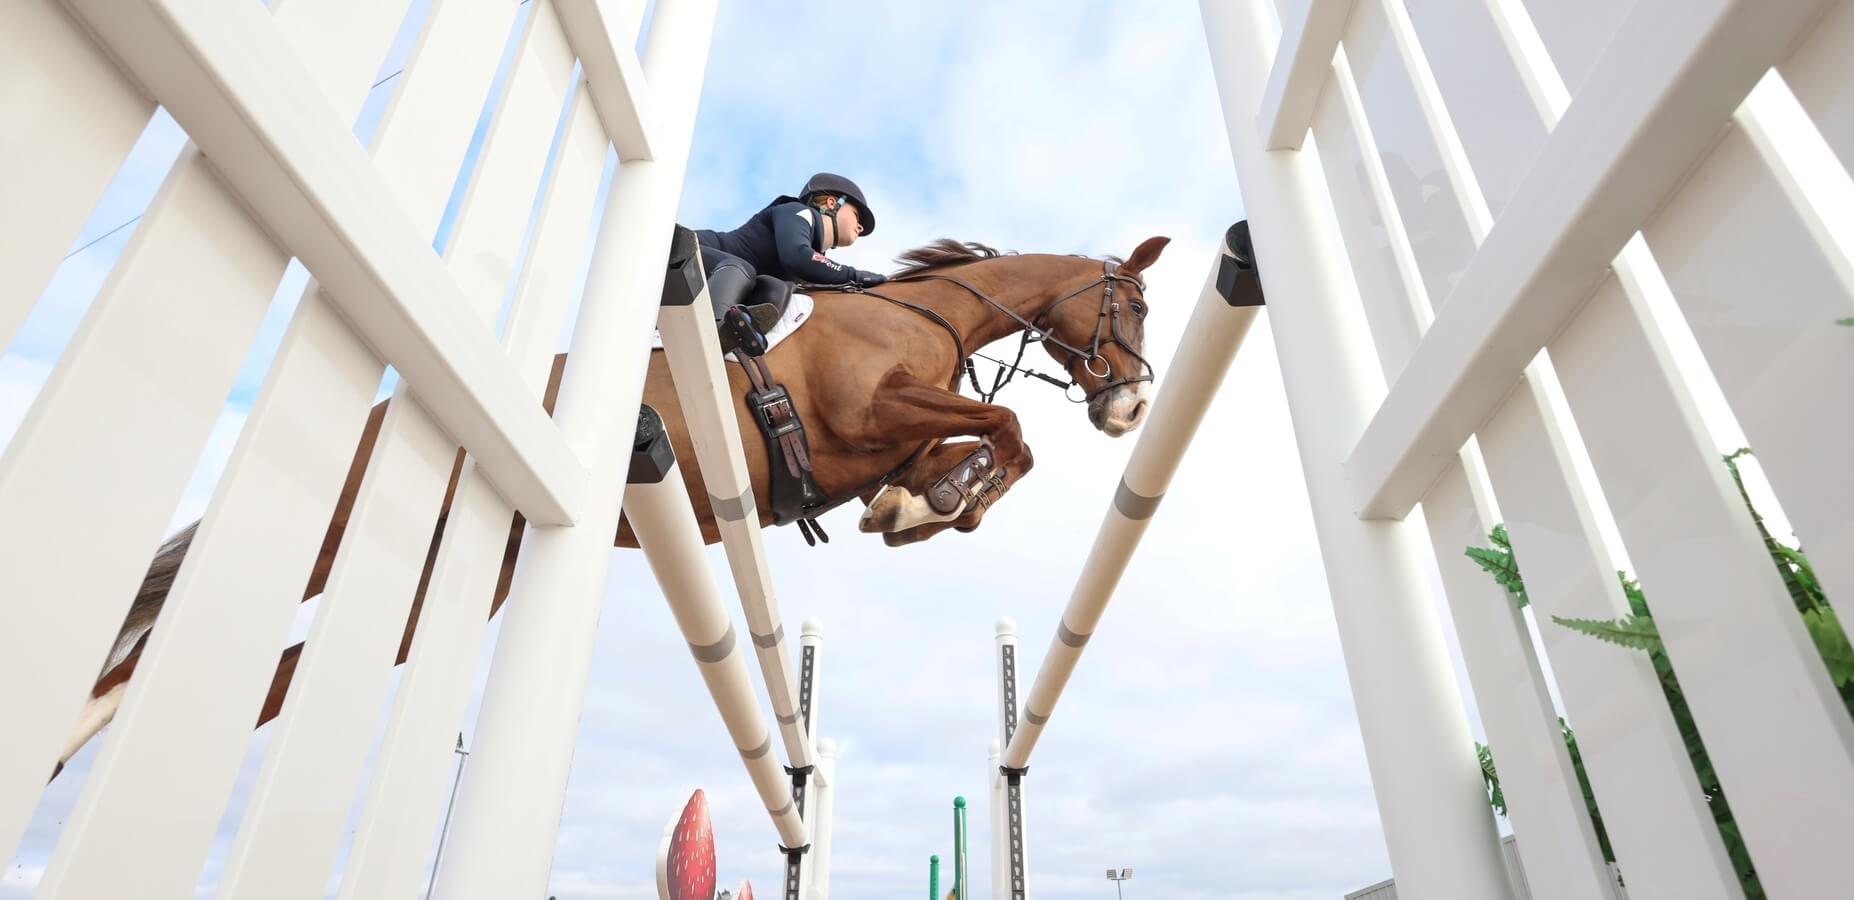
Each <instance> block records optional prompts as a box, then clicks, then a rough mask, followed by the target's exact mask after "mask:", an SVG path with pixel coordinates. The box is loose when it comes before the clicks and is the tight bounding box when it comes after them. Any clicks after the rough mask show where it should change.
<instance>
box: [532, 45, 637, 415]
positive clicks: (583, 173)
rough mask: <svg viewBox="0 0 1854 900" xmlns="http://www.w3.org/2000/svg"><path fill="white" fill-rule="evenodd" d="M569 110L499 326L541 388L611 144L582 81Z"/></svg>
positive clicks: (569, 301) (537, 390) (536, 388)
mask: <svg viewBox="0 0 1854 900" xmlns="http://www.w3.org/2000/svg"><path fill="white" fill-rule="evenodd" d="M633 27H635V26H633ZM570 116H571V118H570V119H569V120H568V123H567V127H566V133H565V135H563V136H562V137H561V139H560V140H561V148H560V154H559V156H558V157H556V159H555V163H554V165H555V170H554V178H553V183H552V184H549V185H547V186H546V187H544V188H543V190H544V191H546V192H547V199H546V201H545V202H544V203H543V204H542V206H541V212H540V215H539V217H538V218H536V220H535V224H534V240H533V243H532V245H531V246H530V247H529V249H528V259H527V261H526V262H525V263H524V264H523V267H522V273H521V280H520V282H519V283H518V284H517V285H516V288H515V299H514V301H513V302H512V303H511V305H510V308H509V315H508V321H507V322H506V323H505V324H504V325H503V328H502V345H503V346H504V347H507V348H508V351H509V359H510V361H511V362H512V363H513V364H514V366H515V370H516V371H517V372H519V373H521V376H522V377H523V378H524V379H526V380H527V381H528V385H529V387H531V388H533V389H534V392H535V394H536V395H539V394H540V393H541V391H542V390H544V389H545V388H546V387H547V379H548V375H549V373H550V372H552V370H553V365H554V350H555V347H556V346H557V344H558V343H559V336H560V331H561V326H562V325H563V324H564V323H565V322H566V314H567V309H568V308H569V307H571V306H572V303H573V284H574V282H575V280H576V279H577V278H578V275H579V266H580V262H581V261H582V260H584V259H585V252H586V239H587V235H588V232H589V231H590V229H591V225H592V211H593V206H594V204H595V203H596V202H597V201H598V196H597V195H598V187H599V177H600V175H601V174H603V170H604V166H605V151H606V147H607V146H609V145H608V144H607V142H606V140H605V132H604V131H603V129H602V128H601V126H600V125H599V117H598V111H597V109H595V108H594V107H593V105H592V97H591V96H590V95H589V94H587V92H586V86H585V83H584V82H581V84H580V86H579V89H578V91H577V92H576V93H575V94H574V96H573V111H572V112H571V113H570Z"/></svg>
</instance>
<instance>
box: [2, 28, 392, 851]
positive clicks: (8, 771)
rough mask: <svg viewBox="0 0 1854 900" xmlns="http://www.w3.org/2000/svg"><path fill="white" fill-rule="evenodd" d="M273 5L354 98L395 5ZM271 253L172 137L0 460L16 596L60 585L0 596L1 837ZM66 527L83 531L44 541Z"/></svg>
mask: <svg viewBox="0 0 1854 900" xmlns="http://www.w3.org/2000/svg"><path fill="white" fill-rule="evenodd" d="M276 15H277V17H278V19H277V27H278V29H279V31H280V32H282V33H284V34H286V35H288V36H289V37H288V38H287V39H288V40H290V42H291V46H292V49H294V50H295V51H296V52H297V54H298V55H299V56H300V57H302V59H303V61H304V64H305V65H306V66H308V67H309V68H310V69H311V71H314V72H317V73H319V74H318V76H317V78H318V81H319V83H320V86H321V87H322V89H323V90H324V92H325V93H327V94H328V97H329V100H330V101H331V102H332V103H334V104H336V105H338V106H339V107H341V108H343V109H344V110H345V111H346V112H347V114H348V115H349V116H350V117H351V116H352V115H353V114H355V113H358V111H359V109H360V106H361V103H362V101H363V100H364V99H365V97H366V88H367V85H368V84H369V78H370V76H371V75H372V74H373V71H374V70H376V69H377V68H378V67H379V59H380V56H382V55H384V53H385V48H386V45H387V43H388V42H390V40H391V37H392V33H393V31H394V30H396V26H397V25H398V22H399V14H397V13H395V12H394V11H393V8H392V6H391V5H390V4H384V5H383V4H375V3H366V2H362V0H346V2H343V3H339V4H335V3H326V4H319V5H317V4H307V3H300V2H298V3H283V4H280V5H279V7H278V9H277V12H276ZM329 19H334V20H337V21H338V22H340V23H342V25H343V26H345V27H346V28H352V29H354V30H355V32H356V33H355V34H337V32H341V31H343V30H344V28H342V27H330V26H329V25H328V24H327V22H328V20H329ZM368 46H373V47H374V48H375V49H376V50H377V52H375V53H374V54H372V58H371V59H368V58H366V57H365V56H364V55H363V53H364V51H363V50H362V49H361V48H365V47H368ZM355 69H359V70H361V71H360V73H359V74H355V73H354V72H353V71H351V70H355ZM287 261H288V256H287V254H286V253H285V252H284V251H283V250H281V249H279V248H277V247H276V246H275V245H274V244H273V243H271V241H270V240H269V238H268V236H266V234H265V233H264V231H263V230H262V229H260V228H259V227H258V226H257V224H256V223H254V222H252V221H251V219H250V218H249V216H248V215H247V214H246V212H245V211H244V209H243V208H242V206H241V205H240V204H239V203H238V202H237V201H236V200H235V199H234V198H233V197H232V196H231V194H230V193H229V192H228V191H226V190H225V188H224V186H223V185H222V184H220V182H219V181H218V180H217V178H216V177H215V176H214V175H213V173H212V172H211V171H209V166H208V164H207V163H206V162H205V161H204V160H203V159H202V158H201V157H200V155H199V154H198V153H197V151H194V150H191V149H189V150H187V151H183V153H182V154H181V158H180V160H179V162H177V163H176V164H175V167H174V170H173V171H172V172H170V173H169V176H168V180H167V182H166V183H165V184H164V185H163V187H162V190H161V193H160V194H158V195H157V196H156V198H155V201H154V202H153V203H152V204H151V205H150V206H149V209H148V212H147V213H146V214H144V216H143V220H142V224H141V226H140V228H138V229H137V231H136V235H135V238H134V239H133V240H132V241H131V242H130V245H129V247H128V249H126V250H125V251H124V253H123V256H122V258H121V260H120V261H119V262H118V264H117V267H116V269H115V271H113V272H112V273H111V277H110V280H109V281H108V282H107V283H106V284H105V286H104V288H103V290H102V291H101V292H100V293H99V295H98V297H97V299H96V301H95V302H94V303H93V304H92V305H91V308H90V310H89V311H88V312H87V314H86V316H85V318H84V322H83V324H82V325H81V326H80V327H79V331H78V334H77V336H76V337H74V338H73V340H72V342H71V346H70V347H69V348H68V349H67V350H66V352H65V355H64V357H63V358H62V359H61V360H60V362H59V365H58V368H57V369H56V370H55V371H54V372H53V374H52V377H51V379H50V380H49V381H48V382H47V384H46V387H45V389H44V390H43V391H42V392H41V393H40V395H39V397H38V399H37V401H36V402H35V403H34V405H33V409H32V411H31V412H30V413H28V416H27V420H26V422H25V423H24V424H23V425H22V426H21V429H20V432H19V434H18V435H17V436H16V437H15V439H14V441H13V443H12V445H11V446H10V447H8V449H7V455H6V457H5V458H4V459H3V460H0V505H4V506H5V507H6V508H8V509H10V510H15V511H17V513H18V515H17V516H16V517H14V518H12V519H11V522H12V523H13V524H12V525H10V526H0V538H5V539H6V544H7V546H9V547H10V548H12V550H13V551H14V552H17V553H19V554H20V558H19V562H18V564H17V565H12V566H9V567H8V568H9V570H10V572H11V573H16V574H17V577H18V581H17V582H16V583H17V584H19V585H20V593H19V596H24V597H35V598H37V597H50V596H60V595H62V596H68V597H70V598H71V602H68V603H64V604H61V605H59V606H57V607H48V608H47V609H57V610H59V611H60V612H62V613H64V616H63V617H61V620H60V617H54V616H50V615H49V614H48V612H47V611H46V610H38V611H34V610H32V609H31V608H29V607H27V608H24V609H19V608H14V609H8V610H0V680H4V681H6V682H8V683H16V684H26V683H31V684H35V685H38V686H39V689H38V690H35V691H31V692H25V693H24V695H23V696H21V697H19V698H17V699H15V698H8V700H9V702H8V703H7V704H6V705H5V706H0V712H4V713H5V714H6V715H7V718H8V720H9V721H14V722H16V723H18V726H19V733H20V739H19V740H17V741H13V742H9V743H8V744H7V746H6V748H5V749H3V750H0V847H5V848H11V847H12V846H13V842H14V841H15V840H17V832H16V831H15V829H16V828H18V827H21V826H23V824H24V821H25V817H26V816H28V815H29V814H30V810H31V806H32V800H33V799H34V798H35V797H36V796H37V794H38V788H39V787H40V786H42V781H41V780H40V779H41V776H39V775H37V774H35V772H37V771H49V769H50V761H51V759H52V758H54V757H55V755H56V753H57V747H58V746H59V743H60V742H61V741H63V740H65V739H66V738H67V737H68V733H69V729H70V728H71V727H72V723H73V722H75V721H76V719H77V715H76V713H77V709H78V707H79V704H80V703H81V702H82V700H83V696H84V688H85V687H87V686H88V685H89V684H90V683H91V680H92V679H93V678H94V677H95V674H96V672H97V667H99V666H100V665H101V664H103V663H104V661H105V658H106V655H107V651H108V648H109V645H110V640H111V637H112V635H113V634H114V632H115V630H116V627H117V626H118V624H119V623H120V622H121V621H122V614H123V611H124V610H125V609H126V608H127V606H128V603H129V601H130V599H131V598H132V597H133V595H134V591H135V586H136V585H137V584H138V581H137V577H138V576H139V575H140V574H141V573H142V572H143V571H144V568H145V566H146V560H147V559H148V557H149V556H150V555H152V551H153V549H154V547H155V546H156V544H157V542H158V541H159V539H160V532H161V528H162V526H163V525H164V524H165V523H166V520H167V518H168V516H169V515H171V514H172V511H173V507H174V504H175V503H176V502H177V500H178V498H179V495H180V492H181V491H182V490H183V489H184V488H185V485H186V481H187V478H188V476H190V475H191V474H192V469H193V464H194V459H195V457H196V456H197V455H198V452H199V448H200V446H201V445H202V444H203V443H204V440H205V437H206V435H207V433H208V431H209V430H210V428H211V425H212V422H213V421H214V419H215V418H216V415H217V413H218V410H219V407H220V406H221V405H222V404H223V403H224V402H225V397H226V393H227V392H228V391H229V390H230V389H231V386H232V382H233V379H234V377H235V376H236V375H237V371H238V367H239V365H240V364H241V363H242V362H243V359H244V355H245V353H246V351H247V349H248V348H249V346H250V343H251V340H252V339H253V338H254V337H255V335H256V330H257V327H258V323H259V322H260V321H261V320H262V318H263V314H264V312H265V310H266V308H267V307H268V305H269V301H270V299H271V296H272V294H273V293H274V292H275V289H276V285H277V281H278V279H279V278H281V277H282V275H283V268H284V265H285V263H286V262H287ZM182 348H184V352H181V353H177V354H174V355H172V356H166V355H164V354H163V353H162V351H163V350H167V349H175V350H179V349H182ZM12 529H21V530H23V532H24V533H22V534H20V535H18V538H17V540H15V539H14V536H13V535H11V534H8V533H7V532H8V531H10V530H12ZM77 534H82V535H84V536H85V538H86V540H85V541H82V542H77V541H70V542H69V543H68V544H66V545H65V546H58V542H59V541H60V540H66V539H68V538H69V536H71V535H77ZM14 643H18V644H19V646H18V647H17V649H15V647H13V646H10V645H12V644H14ZM121 649H123V648H118V651H119V652H120V650H121ZM15 667H17V668H15ZM15 713H17V716H15Z"/></svg>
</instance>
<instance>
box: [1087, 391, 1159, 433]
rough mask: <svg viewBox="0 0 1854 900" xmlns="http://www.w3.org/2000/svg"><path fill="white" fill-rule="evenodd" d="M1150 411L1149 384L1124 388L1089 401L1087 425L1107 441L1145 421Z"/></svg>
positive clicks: (1150, 395)
mask: <svg viewBox="0 0 1854 900" xmlns="http://www.w3.org/2000/svg"><path fill="white" fill-rule="evenodd" d="M1151 408H1152V382H1150V381H1141V382H1138V383H1135V384H1123V385H1120V386H1119V387H1116V388H1114V389H1112V390H1108V391H1103V392H1101V393H1099V394H1096V395H1095V396H1094V399H1092V400H1089V401H1088V421H1089V422H1091V423H1093V425H1094V427H1096V428H1098V429H1100V430H1101V431H1102V433H1104V434H1106V435H1107V436H1108V437H1119V436H1121V435H1123V434H1126V433H1127V432H1129V431H1132V430H1133V429H1135V428H1138V427H1139V426H1140V423H1142V422H1144V421H1146V413H1147V411H1148V410H1150V409H1151Z"/></svg>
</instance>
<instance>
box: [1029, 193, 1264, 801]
mask: <svg viewBox="0 0 1854 900" xmlns="http://www.w3.org/2000/svg"><path fill="white" fill-rule="evenodd" d="M1247 233H1248V230H1247V226H1246V225H1245V224H1243V223H1240V222H1239V223H1237V224H1236V225H1235V226H1232V227H1231V228H1230V230H1229V233H1228V234H1226V235H1225V236H1224V246H1223V248H1222V249H1221V250H1220V251H1219V252H1218V254H1217V258H1216V260H1215V261H1214V263H1213V265H1212V266H1211V269H1210V275H1209V277H1208V278H1207V279H1206V280H1205V283H1204V288H1203V290H1202V291H1201V292H1200V293H1199V295H1198V300H1197V307H1196V308H1195V309H1193V310H1192V312H1191V321H1190V322H1189V323H1188V324H1186V325H1185V330H1184V337H1183V338H1181V339H1180V340H1179V343H1178V351H1177V353H1176V354H1175V355H1174V356H1173V357H1172V363H1171V366H1170V368H1169V371H1167V372H1166V373H1165V378H1164V379H1163V380H1162V381H1161V382H1160V384H1159V396H1158V397H1157V399H1155V400H1154V401H1153V404H1152V415H1151V417H1150V418H1148V419H1147V420H1146V424H1145V426H1144V427H1142V428H1141V429H1140V433H1139V443H1138V444H1137V445H1136V446H1135V447H1134V448H1133V456H1132V458H1131V459H1129V460H1128V461H1127V468H1126V473H1125V474H1124V475H1122V476H1121V479H1120V487H1119V489H1118V490H1116V491H1115V492H1114V502H1113V504H1112V505H1111V506H1109V507H1108V510H1107V517H1106V520H1105V521H1103V522H1102V523H1101V530H1100V533H1099V534H1098V535H1097V536H1096V537H1095V539H1094V548H1093V549H1092V550H1090V551H1089V553H1088V560H1087V562H1086V563H1084V564H1083V565H1082V571H1081V576H1080V577H1079V578H1077V579H1076V582H1075V591H1074V593H1073V594H1071V595H1070V597H1069V605H1068V608H1067V609H1066V610H1064V611H1063V613H1062V620H1061V622H1060V623H1059V624H1058V625H1057V627H1056V637H1055V640H1053V641H1051V642H1050V645H1049V652H1048V653H1047V654H1045V655H1044V657H1043V665H1042V667H1041V668H1039V669H1037V673H1036V685H1035V686H1034V687H1032V688H1031V690H1030V693H1029V696H1028V697H1027V699H1026V701H1025V703H1024V708H1023V723H1022V724H1021V725H1019V726H1018V727H1017V729H1016V732H1015V734H1010V735H1006V740H1005V750H1004V762H1003V766H1004V769H1005V771H1006V772H1007V773H1008V772H1009V771H1010V770H1013V769H1022V768H1024V767H1025V766H1028V765H1029V764H1030V753H1031V751H1032V750H1034V749H1036V742H1037V739H1038V738H1040V737H1042V735H1043V726H1044V725H1045V724H1047V723H1048V722H1049V715H1050V713H1052V712H1054V711H1055V708H1056V701H1057V700H1059V699H1060V698H1061V696H1062V688H1063V686H1064V685H1066V684H1067V683H1068V680H1069V675H1070V674H1071V673H1073V672H1074V671H1075V664H1076V663H1077V662H1079V661H1080V660H1081V654H1082V649H1083V648H1084V647H1086V646H1087V644H1088V638H1089V637H1090V636H1092V635H1093V634H1094V629H1095V626H1096V625H1098V624H1099V623H1100V621H1101V614H1102V613H1104V612H1106V610H1107V604H1108V601H1109V600H1112V599H1113V596H1114V588H1115V586H1117V585H1118V584H1119V583H1120V576H1121V574H1122V573H1124V572H1125V571H1126V567H1127V562H1128V561H1129V560H1131V559H1132V558H1133V551H1134V550H1136V549H1137V548H1138V547H1139V541H1140V538H1141V537H1142V536H1143V535H1145V533H1146V523H1147V522H1148V521H1149V520H1150V519H1151V518H1152V514H1153V513H1154V512H1155V511H1156V510H1157V509H1158V506H1159V501H1160V500H1161V499H1162V498H1163V497H1164V496H1165V490H1166V488H1167V487H1169V486H1170V485H1171V481H1172V475H1173V474H1174V473H1175V472H1177V471H1178V461H1179V460H1180V459H1182V458H1183V456H1184V451H1185V448H1186V447H1188V446H1190V443H1191V438H1192V437H1193V436H1194V435H1196V434H1197V427H1198V425H1199V423H1201V422H1203V420H1204V413H1205V411H1207V410H1208V409H1209V408H1210V402H1211V401H1212V400H1213V399H1215V397H1216V393H1217V388H1218V386H1219V385H1221V384H1222V383H1223V376H1224V374H1225V373H1227V372H1228V371H1229V368H1230V363H1231V362H1232V361H1233V360H1234V359H1235V358H1236V351H1237V349H1238V348H1240V347H1241V346H1242V341H1243V338H1244V337H1245V336H1247V335H1248V333H1249V326H1250V325H1252V324H1253V323H1254V322H1255V317H1256V314H1257V312H1258V311H1259V310H1260V309H1261V304H1262V294H1261V291H1260V289H1259V284H1258V282H1257V281H1256V279H1255V273H1254V267H1253V264H1252V256H1250V254H1249V252H1248V249H1247V246H1246V245H1247V243H1248V239H1247ZM1232 242H1234V243H1236V244H1238V245H1240V246H1238V247H1232V246H1231V244H1232ZM1002 625H1003V623H1000V631H1002Z"/></svg>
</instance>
